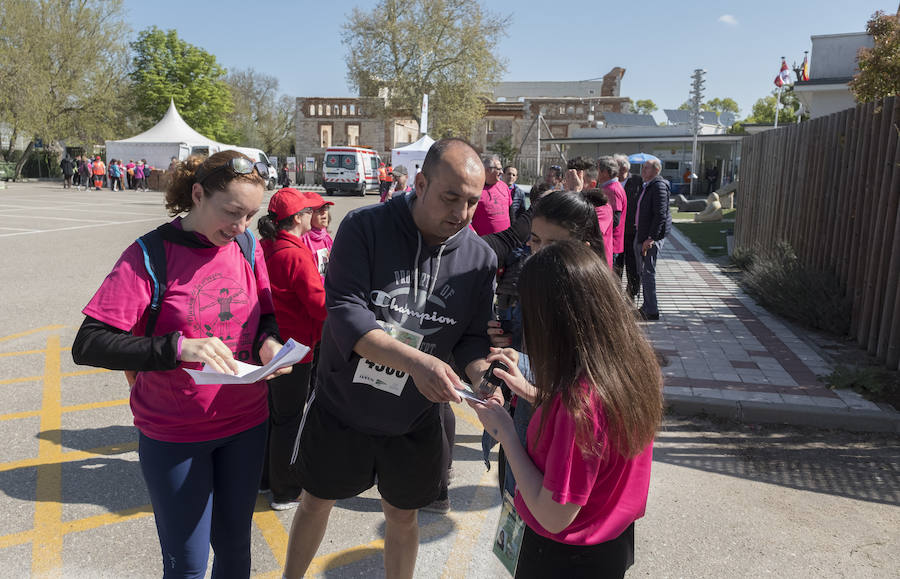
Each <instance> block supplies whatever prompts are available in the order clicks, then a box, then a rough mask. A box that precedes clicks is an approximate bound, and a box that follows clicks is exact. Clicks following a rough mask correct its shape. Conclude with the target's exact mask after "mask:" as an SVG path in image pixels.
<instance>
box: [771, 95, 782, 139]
mask: <svg viewBox="0 0 900 579" xmlns="http://www.w3.org/2000/svg"><path fill="white" fill-rule="evenodd" d="M781 89H782V87H781V86H780V87H778V92H776V93H775V126H774V127H772V128H774V129H777V128H778V108H779V106H778V105H780V104H781Z"/></svg>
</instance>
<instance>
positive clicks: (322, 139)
mask: <svg viewBox="0 0 900 579" xmlns="http://www.w3.org/2000/svg"><path fill="white" fill-rule="evenodd" d="M319 144H320V146H321V147H322V148H323V149H327V148H328V147H330V146H331V125H319Z"/></svg>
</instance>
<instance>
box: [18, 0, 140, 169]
mask: <svg viewBox="0 0 900 579" xmlns="http://www.w3.org/2000/svg"><path fill="white" fill-rule="evenodd" d="M123 15H124V13H123V9H122V4H121V1H120V0H3V1H2V2H0V86H2V87H3V88H2V90H0V121H2V122H4V123H6V124H7V125H8V127H9V130H10V132H11V139H10V142H9V146H8V147H7V148H5V149H4V150H2V151H0V155H2V156H3V158H4V159H6V160H8V161H9V160H12V159H13V158H14V156H15V152H14V151H13V148H14V146H15V142H16V140H17V138H18V137H20V136H25V137H26V138H27V139H28V145H27V147H26V149H25V151H24V152H23V154H22V155H21V156H20V157H18V158H17V166H16V177H18V176H19V175H20V174H21V171H22V167H23V166H24V165H25V163H26V162H27V161H28V158H29V157H30V155H31V153H32V151H33V150H34V145H35V139H41V140H42V141H43V142H44V143H45V144H47V145H49V146H51V147H53V146H55V145H56V143H57V142H58V141H60V140H62V139H66V140H67V141H68V142H69V143H73V142H77V143H81V144H86V145H87V144H94V143H98V142H102V140H103V139H104V138H108V137H116V136H119V135H120V134H121V131H123V130H127V127H126V121H125V120H124V119H125V117H124V116H123V115H124V110H123V106H122V103H123V102H124V98H123V96H124V89H125V84H126V83H125V82H124V79H125V78H126V77H125V71H126V66H127V62H128V60H127V52H126V47H125V45H124V43H123V42H122V41H121V40H120V39H122V38H123V37H124V36H125V35H126V33H127V26H126V25H125V23H124V19H123Z"/></svg>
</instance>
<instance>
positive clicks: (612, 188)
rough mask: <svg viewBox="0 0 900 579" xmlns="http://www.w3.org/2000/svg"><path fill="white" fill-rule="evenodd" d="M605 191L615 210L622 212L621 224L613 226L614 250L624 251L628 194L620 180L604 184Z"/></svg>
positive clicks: (616, 251) (620, 216)
mask: <svg viewBox="0 0 900 579" xmlns="http://www.w3.org/2000/svg"><path fill="white" fill-rule="evenodd" d="M603 191H604V192H606V197H607V199H609V204H610V205H612V210H613V212H614V213H615V212H616V211H620V212H621V215H619V225H617V226H614V227H613V232H612V236H613V246H612V247H613V250H612V252H613V253H622V252H623V251H625V213H626V211H627V210H628V196H627V195H625V188H624V187H622V184H621V183H619V181H618V180H615V181H613V182H612V183H610V184H609V185H604V186H603Z"/></svg>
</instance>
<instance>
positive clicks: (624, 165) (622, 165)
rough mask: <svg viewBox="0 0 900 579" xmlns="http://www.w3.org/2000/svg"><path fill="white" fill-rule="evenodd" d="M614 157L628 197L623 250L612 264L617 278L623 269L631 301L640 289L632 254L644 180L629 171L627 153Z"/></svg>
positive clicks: (620, 276)
mask: <svg viewBox="0 0 900 579" xmlns="http://www.w3.org/2000/svg"><path fill="white" fill-rule="evenodd" d="M614 158H615V160H616V163H618V164H619V183H620V184H621V185H622V187H623V188H624V189H625V197H626V198H627V199H628V206H627V209H626V210H625V239H624V246H625V251H624V252H623V253H621V254H619V255H617V256H616V261H615V264H614V265H615V272H616V274H617V275H618V276H619V279H621V278H622V271H623V270H624V271H625V275H626V277H627V280H628V283H627V285H626V291H627V292H628V297H630V298H631V299H632V301H633V300H634V299H636V298H637V295H638V293H639V292H640V291H641V279H640V277H638V269H637V260H636V259H635V255H634V235H635V233H636V231H635V226H634V216H635V213H636V212H637V200H638V196H639V195H640V194H641V189H642V186H643V184H644V181H643V179H641V176H640V175H632V174H631V173H630V171H631V162H630V161H629V160H628V156H627V155H616V156H615V157H614Z"/></svg>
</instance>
